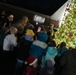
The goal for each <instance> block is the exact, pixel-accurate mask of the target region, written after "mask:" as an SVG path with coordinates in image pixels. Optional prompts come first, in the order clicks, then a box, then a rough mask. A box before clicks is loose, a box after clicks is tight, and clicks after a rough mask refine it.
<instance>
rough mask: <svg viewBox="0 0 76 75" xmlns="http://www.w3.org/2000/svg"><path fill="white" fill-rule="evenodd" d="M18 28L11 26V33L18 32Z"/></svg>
mask: <svg viewBox="0 0 76 75" xmlns="http://www.w3.org/2000/svg"><path fill="white" fill-rule="evenodd" d="M17 31H18V30H17V28H16V27H10V33H11V34H15V33H17Z"/></svg>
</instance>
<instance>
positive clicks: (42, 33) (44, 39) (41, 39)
mask: <svg viewBox="0 0 76 75" xmlns="http://www.w3.org/2000/svg"><path fill="white" fill-rule="evenodd" d="M47 38H48V35H47V34H46V33H44V32H41V33H40V34H39V35H38V40H39V41H42V42H46V41H47Z"/></svg>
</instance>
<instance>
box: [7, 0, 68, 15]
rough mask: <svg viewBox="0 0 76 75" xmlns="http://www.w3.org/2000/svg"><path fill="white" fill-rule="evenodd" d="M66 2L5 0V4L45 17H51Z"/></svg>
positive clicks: (60, 0) (61, 0)
mask: <svg viewBox="0 0 76 75" xmlns="http://www.w3.org/2000/svg"><path fill="white" fill-rule="evenodd" d="M66 1H67V0H6V3H9V4H13V5H16V6H19V7H23V8H26V9H29V10H33V11H36V12H39V13H42V14H45V15H52V14H53V13H54V12H55V11H56V10H57V9H58V8H59V7H61V6H62V5H63V4H64V3H65V2H66Z"/></svg>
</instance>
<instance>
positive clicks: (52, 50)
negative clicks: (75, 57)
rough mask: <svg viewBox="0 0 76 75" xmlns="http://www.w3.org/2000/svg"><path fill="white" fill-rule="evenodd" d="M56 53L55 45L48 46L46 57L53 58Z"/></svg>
mask: <svg viewBox="0 0 76 75" xmlns="http://www.w3.org/2000/svg"><path fill="white" fill-rule="evenodd" d="M56 55H57V49H56V47H48V50H47V54H46V57H51V58H53V59H54V58H55V56H56Z"/></svg>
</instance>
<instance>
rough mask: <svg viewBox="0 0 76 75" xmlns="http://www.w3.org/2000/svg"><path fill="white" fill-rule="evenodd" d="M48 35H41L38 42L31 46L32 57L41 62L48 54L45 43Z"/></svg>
mask: <svg viewBox="0 0 76 75" xmlns="http://www.w3.org/2000/svg"><path fill="white" fill-rule="evenodd" d="M47 37H48V36H47V34H46V33H43V32H42V33H40V34H39V36H38V40H35V41H34V42H33V44H32V45H31V49H30V56H34V57H36V58H37V59H39V60H40V61H41V59H42V56H44V55H45V54H46V51H47V50H46V49H47V44H46V43H45V41H46V40H47Z"/></svg>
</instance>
